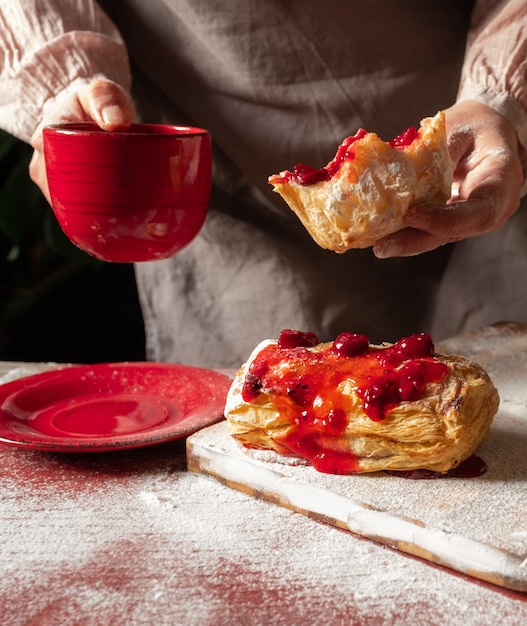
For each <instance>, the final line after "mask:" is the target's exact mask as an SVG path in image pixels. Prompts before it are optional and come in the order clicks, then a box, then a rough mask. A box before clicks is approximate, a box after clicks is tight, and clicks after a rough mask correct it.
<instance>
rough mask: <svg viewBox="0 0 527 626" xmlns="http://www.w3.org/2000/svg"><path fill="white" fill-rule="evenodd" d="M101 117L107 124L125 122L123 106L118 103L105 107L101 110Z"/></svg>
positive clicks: (119, 124)
mask: <svg viewBox="0 0 527 626" xmlns="http://www.w3.org/2000/svg"><path fill="white" fill-rule="evenodd" d="M101 117H102V119H103V122H104V125H105V126H109V127H113V126H121V125H122V124H123V111H122V109H121V107H120V106H118V105H116V104H112V105H110V106H107V107H104V109H103V110H102V111H101Z"/></svg>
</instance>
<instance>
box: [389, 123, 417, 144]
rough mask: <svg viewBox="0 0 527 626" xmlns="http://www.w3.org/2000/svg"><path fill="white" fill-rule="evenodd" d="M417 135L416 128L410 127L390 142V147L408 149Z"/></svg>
mask: <svg viewBox="0 0 527 626" xmlns="http://www.w3.org/2000/svg"><path fill="white" fill-rule="evenodd" d="M418 135H419V133H418V131H417V129H416V128H414V127H413V126H410V128H408V130H405V131H404V133H401V134H400V135H399V136H398V137H395V139H392V140H391V141H390V146H391V147H392V148H406V147H408V146H409V145H410V144H411V143H412V142H413V140H414V139H416V138H417V137H418Z"/></svg>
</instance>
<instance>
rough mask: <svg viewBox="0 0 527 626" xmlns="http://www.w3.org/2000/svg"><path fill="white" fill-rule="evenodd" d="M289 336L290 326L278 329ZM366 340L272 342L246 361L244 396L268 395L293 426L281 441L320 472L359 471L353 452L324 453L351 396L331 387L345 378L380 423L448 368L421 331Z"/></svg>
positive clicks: (344, 336) (344, 423)
mask: <svg viewBox="0 0 527 626" xmlns="http://www.w3.org/2000/svg"><path fill="white" fill-rule="evenodd" d="M302 335H305V334H303V333H300V334H299V336H302ZM308 335H310V334H308ZM293 336H296V335H294V334H292V331H287V334H286V335H284V337H288V338H290V337H293ZM365 341H366V342H367V338H366V337H365V336H364V335H357V334H354V333H343V334H341V335H339V337H337V339H336V340H335V341H334V342H333V343H332V344H329V345H327V346H324V347H322V349H313V348H311V347H310V346H309V345H307V346H306V344H304V345H292V346H291V347H289V346H286V345H284V343H285V342H282V345H280V344H271V345H269V346H267V347H265V348H264V349H263V350H262V351H261V352H260V353H259V354H258V355H257V357H256V358H255V359H254V360H253V362H252V363H251V365H250V366H249V371H248V373H247V376H246V378H245V381H244V385H243V389H242V397H243V399H244V401H245V402H252V401H253V400H255V399H256V398H257V397H258V395H259V394H260V393H268V394H269V395H270V396H271V397H272V400H273V402H274V404H275V405H276V408H277V410H278V412H279V413H280V414H281V415H283V416H284V417H286V419H287V422H289V423H290V424H291V425H293V428H292V429H290V431H289V433H288V435H287V436H286V437H285V438H284V439H283V440H281V443H282V444H283V445H284V446H285V447H286V448H288V449H290V450H291V451H293V452H294V453H295V454H297V455H299V456H301V457H304V458H307V459H309V460H310V461H311V463H312V464H313V465H314V466H315V467H316V469H318V470H319V471H322V472H330V473H342V474H346V473H350V472H353V471H357V470H358V469H359V468H358V465H357V459H356V458H355V457H353V455H350V454H349V453H347V452H346V453H343V452H336V451H328V446H327V441H328V437H329V438H330V437H331V435H339V434H341V433H342V432H344V430H345V429H346V426H347V414H348V409H349V406H350V402H349V398H348V397H346V396H345V395H344V394H343V393H342V392H340V391H339V389H338V387H339V385H340V383H342V382H343V381H344V380H352V381H353V383H354V388H355V390H356V393H357V395H358V396H359V397H360V398H361V399H362V402H363V409H364V412H365V413H366V415H368V417H369V418H370V419H372V420H374V421H382V420H383V419H384V417H385V416H386V414H387V413H388V412H389V411H390V410H391V409H393V408H394V407H395V406H397V405H398V404H400V403H401V402H404V401H414V400H418V399H419V398H420V397H422V395H423V393H424V391H425V388H426V385H427V384H428V383H433V382H440V381H441V380H443V378H444V377H445V376H447V375H448V367H447V366H446V365H445V364H444V363H441V362H439V361H437V360H436V359H434V358H433V355H434V346H433V343H432V340H431V339H430V337H429V336H428V335H425V334H422V335H412V336H410V337H406V338H403V339H401V340H400V341H398V342H397V343H396V344H394V345H393V346H389V347H385V348H373V347H370V346H369V343H367V345H365ZM354 350H357V351H356V352H355V353H354ZM348 351H349V352H348ZM279 366H281V367H279ZM322 439H325V442H324V445H322V444H321V440H322Z"/></svg>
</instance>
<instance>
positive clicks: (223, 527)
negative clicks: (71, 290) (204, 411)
mask: <svg viewBox="0 0 527 626" xmlns="http://www.w3.org/2000/svg"><path fill="white" fill-rule="evenodd" d="M9 369H10V367H9V366H6V367H5V371H6V372H7V370H9ZM38 369H39V368H38V367H36V368H33V367H30V366H28V369H27V370H26V369H24V371H27V372H28V373H30V374H32V373H34V372H35V371H36V370H38ZM3 371H4V370H0V376H4V374H3ZM18 371H19V372H20V371H22V370H18ZM8 378H9V379H11V377H10V376H8ZM0 463H1V466H2V472H1V473H0V531H1V533H2V542H1V543H0V563H2V574H3V576H0V622H1V623H2V624H6V625H9V626H28V625H29V626H31V625H35V626H37V625H38V626H56V625H57V624H79V625H81V626H86V625H88V626H91V625H94V626H96V625H97V626H99V625H100V624H116V625H121V624H123V625H124V624H126V625H127V626H136V625H137V626H142V625H145V626H146V625H148V626H150V625H151V624H156V625H159V626H163V625H167V626H168V625H170V626H172V625H173V624H185V626H194V625H196V626H197V625H200V626H201V625H205V626H209V625H216V624H227V623H228V624H233V625H237V624H240V625H242V624H243V625H244V626H245V625H252V624H254V625H257V624H273V625H277V626H286V625H287V626H290V625H295V624H302V625H309V624H319V623H324V622H327V623H330V624H332V625H333V624H335V625H337V626H338V625H346V626H348V625H349V624H357V625H360V624H365V625H366V624H367V625H376V624H387V623H389V624H390V625H393V626H403V625H404V626H406V625H407V624H409V623H419V624H427V626H428V625H430V626H432V625H435V624H437V625H439V624H441V626H443V625H444V624H454V623H458V622H459V619H460V616H462V615H469V616H470V617H469V618H468V621H469V622H470V624H471V626H479V625H481V626H484V625H487V624H489V625H491V624H492V626H494V625H495V624H496V623H499V624H502V625H504V626H513V625H515V624H518V623H521V622H523V621H526V620H527V602H525V601H524V600H523V599H522V597H520V596H519V595H515V594H509V593H508V592H503V591H500V590H498V589H496V588H493V587H490V586H487V585H482V584H475V583H474V582H472V581H469V580H467V579H466V578H464V577H461V576H458V575H453V574H452V573H451V572H449V571H445V570H443V569H440V568H437V567H434V566H430V565H428V564H425V563H424V562H422V561H420V560H418V559H415V558H412V557H407V556H405V555H403V554H401V553H399V552H395V551H393V550H391V549H388V548H384V547H382V546H379V545H378V544H376V543H374V542H371V541H368V540H363V539H360V538H357V537H356V536H354V535H352V534H350V533H347V532H343V531H341V530H339V529H337V528H334V527H332V526H329V525H326V524H321V523H317V522H315V521H314V520H311V519H308V518H307V517H305V516H303V515H298V514H295V513H293V512H291V511H289V510H287V509H285V508H282V507H279V506H275V505H272V504H269V503H268V502H263V501H261V500H259V499H257V498H254V497H252V496H249V495H247V494H244V493H241V492H239V491H236V490H233V489H229V488H228V487H225V486H224V485H222V484H220V483H219V482H217V481H215V480H213V479H210V478H208V477H204V476H196V475H194V474H191V473H189V472H187V471H186V470H185V464H186V460H185V445H184V442H183V441H180V442H175V443H172V444H165V445H161V446H154V447H150V448H144V449H138V450H131V451H122V452H112V453H107V454H86V455H82V454H78V455H75V454H64V455H58V454H43V453H34V452H29V451H23V450H18V449H16V448H11V447H6V446H0ZM281 469H283V466H281ZM293 469H294V468H293ZM296 469H300V468H296ZM433 482H434V484H435V482H437V481H433ZM515 532H520V533H521V529H516V531H515ZM516 540H517V541H520V540H521V536H520V535H518V536H517V537H516ZM463 619H465V618H463Z"/></svg>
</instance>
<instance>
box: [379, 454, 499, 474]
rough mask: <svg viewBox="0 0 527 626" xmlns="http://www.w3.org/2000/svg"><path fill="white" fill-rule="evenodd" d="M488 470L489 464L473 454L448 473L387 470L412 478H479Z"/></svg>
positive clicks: (419, 470) (389, 472) (386, 471)
mask: <svg viewBox="0 0 527 626" xmlns="http://www.w3.org/2000/svg"><path fill="white" fill-rule="evenodd" d="M486 471H487V464H486V463H485V461H484V460H483V459H482V458H481V457H479V456H476V455H475V454H473V455H472V456H470V457H469V458H468V459H466V460H465V461H463V462H462V463H460V464H459V465H458V466H457V467H454V469H451V470H449V471H448V472H447V473H446V474H440V473H439V472H434V471H432V470H424V469H418V470H408V471H405V472H404V471H400V470H385V473H386V474H391V475H392V476H399V478H410V479H411V480H431V479H434V478H445V477H447V478H477V477H478V476H482V475H483V474H484V473H485V472H486Z"/></svg>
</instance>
